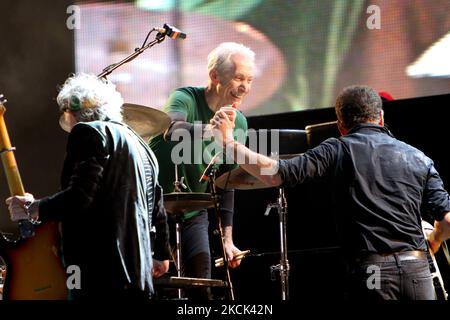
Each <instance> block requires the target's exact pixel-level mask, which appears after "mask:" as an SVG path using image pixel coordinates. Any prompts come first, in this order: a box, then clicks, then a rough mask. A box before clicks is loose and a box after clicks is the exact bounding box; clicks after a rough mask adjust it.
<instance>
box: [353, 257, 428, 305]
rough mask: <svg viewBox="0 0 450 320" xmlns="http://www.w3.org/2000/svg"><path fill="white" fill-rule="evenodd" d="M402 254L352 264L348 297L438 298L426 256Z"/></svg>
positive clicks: (371, 298)
mask: <svg viewBox="0 0 450 320" xmlns="http://www.w3.org/2000/svg"><path fill="white" fill-rule="evenodd" d="M401 254H402V253H398V254H397V253H394V254H392V255H389V256H387V257H381V258H378V257H375V258H374V257H373V256H371V257H370V258H369V259H359V260H358V261H357V262H352V263H350V264H349V265H348V266H349V270H348V271H349V279H348V280H349V281H348V288H347V290H348V292H347V293H348V298H349V299H352V300H366V301H372V300H435V299H436V297H435V292H434V287H433V282H432V278H431V273H430V268H429V264H428V260H427V259H426V256H425V257H424V258H423V257H421V258H414V259H413V258H411V259H409V258H408V259H405V260H403V259H402V257H403V256H401Z"/></svg>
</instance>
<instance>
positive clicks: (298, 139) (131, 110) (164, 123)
mask: <svg viewBox="0 0 450 320" xmlns="http://www.w3.org/2000/svg"><path fill="white" fill-rule="evenodd" d="M123 110H124V122H125V123H127V124H128V125H129V126H130V127H132V128H133V129H134V130H135V131H136V132H137V133H138V134H140V135H141V136H142V137H143V138H144V139H149V138H151V137H152V136H156V135H158V134H161V133H162V132H164V130H166V129H167V128H168V126H169V124H170V118H169V116H168V115H167V114H166V113H164V112H163V111H160V110H157V109H154V108H150V107H145V106H140V105H135V104H125V105H124V108H123ZM268 131H269V134H270V133H271V131H272V132H273V131H274V130H268ZM276 131H277V132H276V133H277V136H276V138H277V139H279V141H280V144H277V149H279V150H277V153H279V154H276V156H277V157H279V158H280V159H289V158H292V157H295V156H297V155H299V154H300V153H298V152H304V150H305V146H306V144H307V142H306V133H305V131H304V130H281V129H280V130H276ZM267 136H268V135H267V132H263V134H262V137H264V138H266V137H267ZM271 136H272V139H274V138H273V137H274V136H273V135H271ZM259 138H260V139H261V136H260V137H259ZM257 145H259V146H260V145H261V144H257ZM250 147H251V146H250ZM252 149H253V148H252ZM255 151H258V150H255ZM259 152H260V153H267V152H261V150H259ZM272 154H273V153H272ZM175 170H176V171H177V166H175ZM176 173H177V172H176ZM214 174H215V172H212V173H211V177H212V175H214ZM212 178H213V179H211V181H210V183H212V184H213V185H214V187H213V188H211V189H212V190H214V189H215V187H217V188H220V189H222V190H229V189H236V190H252V189H263V188H270V186H267V185H265V184H263V183H262V182H261V181H259V180H258V179H256V178H255V177H253V176H252V175H250V174H248V173H247V172H246V171H245V170H243V169H242V168H241V167H238V168H236V169H233V170H231V171H229V172H226V173H224V174H222V175H220V176H219V177H218V178H215V177H212ZM175 180H176V181H175V182H174V185H175V191H174V192H172V193H167V194H164V206H165V208H166V211H167V212H168V214H170V215H173V216H174V217H175V221H176V228H175V229H176V259H175V265H176V271H177V276H176V277H170V278H163V279H155V284H156V285H160V286H163V287H173V288H178V298H180V299H181V298H182V291H181V288H190V287H198V286H209V287H228V288H229V289H230V288H231V291H232V285H231V281H230V279H229V278H227V280H226V281H223V280H215V279H198V278H187V277H182V276H181V220H182V216H183V215H184V213H187V212H191V211H196V210H203V209H208V208H213V207H215V206H216V202H217V201H215V199H216V195H215V194H214V191H212V193H199V192H182V191H181V188H179V186H180V185H181V184H182V180H181V181H178V174H176V175H175ZM273 208H275V209H277V212H278V214H279V227H280V254H281V257H280V264H279V265H276V266H272V267H271V270H272V271H277V272H279V274H280V282H281V297H282V300H288V299H289V261H288V258H287V252H288V251H287V243H286V239H287V237H286V215H287V202H286V197H285V193H284V189H283V188H279V195H278V199H277V201H276V202H275V203H270V204H268V206H267V210H266V213H265V215H268V214H269V212H270V210H271V209H273ZM222 248H223V245H222ZM248 252H249V250H247V251H244V254H242V255H241V256H239V257H237V258H238V259H242V258H243V257H244V256H245V255H246V254H247V253H248ZM224 256H225V255H224ZM215 264H216V266H224V265H225V267H226V269H227V270H228V264H227V261H226V258H225V257H222V258H219V259H216V261H215ZM228 275H229V273H228ZM231 297H234V296H233V294H232V293H231ZM232 299H233V298H232Z"/></svg>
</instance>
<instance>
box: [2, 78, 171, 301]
mask: <svg viewBox="0 0 450 320" xmlns="http://www.w3.org/2000/svg"><path fill="white" fill-rule="evenodd" d="M57 102H58V104H59V107H60V110H61V111H62V112H63V114H62V116H61V119H60V124H61V126H62V127H63V128H64V129H65V130H66V131H69V132H70V134H69V138H68V143H67V150H66V158H65V162H64V169H63V172H62V178H61V181H62V186H61V191H59V192H58V193H55V194H54V195H51V196H48V197H45V198H42V199H39V200H35V199H34V197H33V195H31V194H26V195H25V196H23V197H21V196H15V197H11V198H8V199H7V201H6V202H7V204H8V205H9V210H10V215H11V219H12V220H13V221H17V220H23V219H33V220H40V221H42V222H44V223H45V222H46V221H60V222H61V226H62V244H63V256H64V263H65V264H66V265H76V266H78V267H79V268H80V270H81V288H80V289H73V290H72V291H71V297H72V298H74V299H93V298H95V299H98V298H102V299H103V298H127V299H128V298H130V299H136V298H137V299H149V298H151V296H152V294H153V293H154V288H153V280H152V276H154V277H159V276H161V275H162V274H164V273H165V272H167V270H168V267H169V257H170V248H169V242H168V226H167V216H166V212H165V210H164V206H163V205H162V192H161V188H160V187H159V184H158V182H157V176H158V165H157V161H156V158H155V157H154V155H153V153H152V151H151V150H150V149H149V148H148V146H147V144H146V143H145V142H144V141H143V140H142V139H141V138H140V137H138V136H137V134H135V133H134V132H133V131H132V130H131V129H130V128H128V127H127V126H126V125H124V124H123V123H122V122H121V121H122V113H121V109H122V104H123V99H122V97H121V95H120V93H119V92H117V91H116V89H115V85H114V84H112V83H111V82H109V81H107V80H105V79H98V78H97V77H96V76H95V75H90V74H83V73H81V74H77V75H74V76H71V77H69V78H68V79H67V81H66V82H65V84H64V85H63V86H62V88H61V90H60V92H59V95H58V97H57ZM29 203H31V205H29V206H28V204H29ZM25 204H27V205H25ZM26 208H28V210H27V209H26ZM153 226H155V228H156V240H155V243H154V244H152V243H151V241H152V240H151V239H152V237H151V236H150V230H151V228H152V227H153ZM152 247H153V250H154V256H153V257H152ZM153 258H154V259H153Z"/></svg>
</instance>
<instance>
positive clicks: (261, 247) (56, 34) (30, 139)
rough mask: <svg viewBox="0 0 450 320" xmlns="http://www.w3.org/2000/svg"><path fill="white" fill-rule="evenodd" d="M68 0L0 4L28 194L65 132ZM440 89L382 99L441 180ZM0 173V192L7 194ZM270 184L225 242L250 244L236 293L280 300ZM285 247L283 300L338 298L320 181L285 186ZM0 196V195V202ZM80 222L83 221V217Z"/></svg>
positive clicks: (265, 119) (397, 131)
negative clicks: (61, 104)
mask: <svg viewBox="0 0 450 320" xmlns="http://www.w3.org/2000/svg"><path fill="white" fill-rule="evenodd" d="M70 4H71V1H66V0H58V1H1V2H0V12H2V27H1V28H0V36H1V39H2V56H1V59H0V92H2V93H3V94H5V96H6V97H7V99H8V100H9V102H8V103H7V104H6V108H7V113H6V115H5V119H6V123H7V126H8V129H9V134H10V137H11V141H12V144H13V145H14V146H15V147H16V148H17V151H16V152H15V155H16V159H17V162H18V165H19V169H20V172H21V175H22V179H23V183H24V186H25V189H26V190H27V191H29V192H31V193H33V194H34V195H35V196H36V197H42V196H45V195H49V194H52V193H54V192H55V191H57V190H58V187H59V175H60V171H61V167H62V160H63V158H64V149H65V141H66V137H67V135H66V133H64V132H63V131H62V130H61V129H60V128H59V125H58V117H59V113H58V108H57V105H56V102H55V97H56V95H57V86H58V85H59V84H62V83H63V81H64V80H65V79H66V78H67V76H68V75H69V73H71V72H73V71H74V56H73V52H74V44H73V31H71V30H69V29H68V28H67V27H66V19H67V18H68V16H69V15H68V14H67V13H66V9H67V6H68V5H70ZM449 107H450V95H443V96H434V97H425V98H417V99H409V100H398V101H394V102H390V103H387V104H386V106H385V112H386V122H387V124H388V125H389V127H390V128H391V130H392V132H393V133H394V135H396V136H397V137H398V138H399V139H402V140H405V141H406V142H408V143H411V144H413V145H415V146H416V147H418V148H420V149H422V150H423V151H424V152H425V153H426V154H427V155H429V156H430V157H432V158H433V159H434V160H435V164H436V167H437V169H438V171H439V172H440V173H441V176H442V178H443V179H444V182H445V184H446V186H448V185H449V180H450V171H449V170H450V168H449V167H448V161H447V159H446V154H447V153H448V152H447V148H448V137H449V134H448V131H447V130H448V129H447V128H448V115H449V112H448V108H449ZM334 119H335V117H334V112H333V109H332V108H328V109H318V110H310V111H308V110H307V111H300V112H293V113H286V114H278V115H270V116H261V117H252V118H249V127H250V128H256V129H258V128H290V129H304V127H305V126H306V125H308V124H314V123H321V122H326V121H332V120H334ZM1 179H2V181H3V182H1V180H0V199H5V198H6V197H7V196H8V188H7V184H6V179H5V178H4V177H3V178H1ZM276 197H277V190H275V189H265V190H251V191H238V192H236V200H235V203H236V215H235V228H234V234H235V243H236V245H237V246H238V247H239V248H241V249H242V250H244V249H250V250H251V251H252V254H254V255H252V256H249V257H248V258H245V259H244V260H243V262H242V265H241V267H240V268H239V269H237V270H233V271H232V277H233V284H234V287H235V292H236V297H237V298H240V299H255V300H256V299H258V300H260V299H265V300H278V299H280V285H279V281H278V280H277V279H276V280H275V281H271V275H270V266H271V265H275V264H278V263H279V248H280V240H279V226H278V216H277V214H276V213H275V211H272V212H271V214H270V215H269V216H268V217H264V216H263V214H264V211H265V209H266V205H267V204H268V203H271V202H274V201H275V200H276ZM287 199H288V216H287V219H288V229H287V237H288V249H289V261H290V265H291V273H290V285H291V298H292V299H294V300H297V299H304V298H309V299H339V298H340V297H342V293H343V278H342V274H343V272H342V263H341V258H340V251H339V248H337V243H336V234H335V223H334V221H335V220H334V219H339V213H338V212H333V210H332V208H330V206H329V196H328V193H327V190H326V186H323V185H321V184H320V183H316V184H309V185H304V186H301V187H298V188H295V189H293V190H287ZM1 201H3V200H0V202H1ZM7 221H8V215H7V208H6V206H5V205H0V223H1V226H2V230H14V229H15V228H14V227H13V226H11V225H9V226H6V225H7V223H6V222H7ZM86 223H88V221H87V222H86Z"/></svg>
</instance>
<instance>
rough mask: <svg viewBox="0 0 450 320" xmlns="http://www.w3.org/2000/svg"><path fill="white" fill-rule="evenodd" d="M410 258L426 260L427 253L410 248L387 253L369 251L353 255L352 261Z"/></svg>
mask: <svg viewBox="0 0 450 320" xmlns="http://www.w3.org/2000/svg"><path fill="white" fill-rule="evenodd" d="M411 260H427V254H426V252H425V251H419V250H412V251H401V252H393V253H387V254H382V253H381V254H380V253H371V254H367V255H362V256H359V257H354V258H353V259H352V261H353V262H355V263H376V262H396V261H411Z"/></svg>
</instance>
